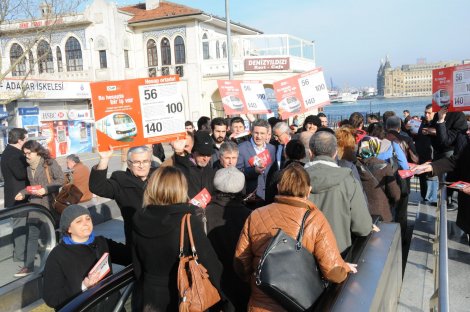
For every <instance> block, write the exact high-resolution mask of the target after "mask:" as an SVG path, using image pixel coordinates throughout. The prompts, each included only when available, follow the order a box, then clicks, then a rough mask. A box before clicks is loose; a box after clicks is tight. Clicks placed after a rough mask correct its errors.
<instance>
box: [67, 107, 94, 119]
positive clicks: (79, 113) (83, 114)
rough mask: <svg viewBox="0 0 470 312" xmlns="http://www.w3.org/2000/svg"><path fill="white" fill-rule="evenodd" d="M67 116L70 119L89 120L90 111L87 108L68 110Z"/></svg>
mask: <svg viewBox="0 0 470 312" xmlns="http://www.w3.org/2000/svg"><path fill="white" fill-rule="evenodd" d="M68 117H69V119H70V120H89V119H92V118H91V113H90V111H89V110H87V109H83V110H76V109H74V110H69V112H68Z"/></svg>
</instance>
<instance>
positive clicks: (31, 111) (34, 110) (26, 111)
mask: <svg viewBox="0 0 470 312" xmlns="http://www.w3.org/2000/svg"><path fill="white" fill-rule="evenodd" d="M18 114H19V115H39V107H19V108H18Z"/></svg>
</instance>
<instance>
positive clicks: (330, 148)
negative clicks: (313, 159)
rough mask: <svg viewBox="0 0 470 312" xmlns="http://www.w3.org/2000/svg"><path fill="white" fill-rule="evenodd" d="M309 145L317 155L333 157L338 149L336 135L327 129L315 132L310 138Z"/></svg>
mask: <svg viewBox="0 0 470 312" xmlns="http://www.w3.org/2000/svg"><path fill="white" fill-rule="evenodd" d="M309 146H310V150H311V151H312V153H313V154H314V155H315V156H330V157H333V156H334V155H335V153H336V149H337V141H336V136H335V135H334V134H331V133H329V132H327V131H320V132H315V134H314V135H313V136H312V137H311V138H310V144H309Z"/></svg>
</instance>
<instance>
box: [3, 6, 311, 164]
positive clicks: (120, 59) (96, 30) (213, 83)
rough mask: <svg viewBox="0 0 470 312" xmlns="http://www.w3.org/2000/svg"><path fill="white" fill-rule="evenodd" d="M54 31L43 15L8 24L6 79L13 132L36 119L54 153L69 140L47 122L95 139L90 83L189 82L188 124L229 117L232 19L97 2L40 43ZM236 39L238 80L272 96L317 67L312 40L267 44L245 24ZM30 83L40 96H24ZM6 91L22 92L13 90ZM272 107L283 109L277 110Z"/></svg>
mask: <svg viewBox="0 0 470 312" xmlns="http://www.w3.org/2000/svg"><path fill="white" fill-rule="evenodd" d="M43 13H44V12H43ZM50 23H51V21H50V20H48V16H47V14H46V15H44V14H43V16H42V18H40V19H37V20H35V21H11V22H10V23H8V24H4V25H0V31H1V32H2V37H0V43H1V47H0V57H1V61H2V62H1V64H3V65H2V68H1V71H2V72H4V71H5V68H8V67H9V66H12V65H15V64H16V66H14V68H13V69H12V71H11V72H10V73H9V74H8V75H7V76H6V77H5V79H4V80H3V81H2V86H0V90H1V91H2V92H0V101H4V102H5V101H6V102H8V104H7V105H6V110H7V112H8V117H6V118H5V120H7V121H8V125H9V126H21V127H23V126H27V123H28V121H27V122H26V123H24V122H23V121H24V120H26V119H27V118H26V119H24V118H23V115H20V111H23V109H25V110H26V111H28V112H29V113H30V114H31V115H28V116H33V117H28V118H29V119H28V120H31V119H32V120H33V122H34V121H36V120H37V123H36V125H39V126H37V127H36V128H34V127H33V125H31V126H30V127H29V130H30V131H31V135H32V136H36V135H43V136H47V141H48V144H49V146H50V147H51V142H52V141H54V140H55V141H56V143H57V144H56V145H58V146H59V145H60V144H59V143H60V141H61V138H63V135H62V134H57V133H56V132H57V130H53V131H52V132H53V133H52V134H51V133H50V132H48V131H47V130H46V129H47V128H48V127H49V126H48V125H47V123H48V122H51V120H50V118H49V119H47V118H46V117H45V116H54V118H59V117H58V116H61V117H60V118H64V119H63V120H58V119H55V120H54V121H53V122H55V124H53V125H52V127H55V128H57V127H59V128H61V127H65V126H67V129H68V128H69V124H68V121H69V120H70V116H72V117H74V118H78V119H76V120H77V121H79V122H83V123H84V124H85V126H84V127H85V128H87V127H88V128H89V127H91V128H92V130H91V132H92V133H93V111H92V105H93V103H91V100H90V99H91V94H90V89H89V83H90V82H94V81H106V80H126V79H133V78H145V77H153V76H161V75H172V74H178V75H180V78H181V79H180V80H181V81H182V83H183V85H184V87H183V90H184V91H183V92H184V94H183V98H184V102H185V114H186V116H185V117H186V119H187V120H193V121H195V120H197V119H198V118H199V117H200V116H211V117H215V116H222V115H223V108H222V103H221V99H220V94H219V92H218V86H217V80H218V79H228V64H227V39H226V22H225V20H224V19H223V18H221V17H217V16H214V15H212V14H209V13H205V12H203V11H201V10H199V9H195V8H190V7H187V6H183V5H179V4H177V3H173V2H169V1H162V0H160V1H159V0H146V1H145V3H140V4H136V5H129V6H125V7H118V6H117V5H116V4H115V3H113V2H111V1H107V0H95V1H94V2H93V3H91V4H90V5H89V6H88V7H87V8H86V9H85V10H84V11H83V12H82V13H79V14H73V15H63V16H60V17H58V18H57V17H56V18H55V19H54V21H53V23H54V24H55V26H56V27H54V29H53V30H51V32H50V33H48V34H47V35H44V34H45V33H46V32H45V31H43V35H38V33H39V34H40V33H41V30H43V29H46V25H48V24H50ZM231 33H232V45H231V47H232V55H233V72H234V79H240V80H243V79H246V80H262V81H263V83H264V84H265V88H266V91H267V94H268V97H269V94H272V83H273V82H274V81H277V80H280V79H283V78H286V77H289V76H292V75H293V74H296V73H300V72H304V71H307V70H310V69H313V68H315V51H314V43H313V42H312V41H309V40H304V39H300V38H295V37H293V36H289V35H264V34H262V33H261V31H259V30H256V29H253V28H251V27H249V26H246V25H242V24H237V23H231ZM21 55H25V57H24V58H22V57H21ZM18 61H19V62H18ZM15 62H16V63H15ZM24 79H26V80H25V82H26V85H27V86H28V85H30V86H31V88H29V89H28V88H27V90H24V88H25V87H24V86H23V87H21V86H20V87H18V86H19V83H22V81H23V80H24ZM7 82H8V83H10V84H9V86H10V85H16V86H17V87H18V88H15V89H12V88H11V87H10V88H8V90H7V89H6V85H7ZM15 82H16V84H15ZM36 85H37V86H38V87H37V88H35V89H33V86H36ZM39 89H40V90H39ZM21 90H24V92H23V93H21ZM272 104H273V109H274V110H275V109H276V104H277V103H275V101H273V103H272ZM35 112H37V114H36V115H35V114H33V113H35ZM54 114H55V115H54ZM34 116H36V118H37V119H35V117H34ZM78 116H82V117H83V118H82V119H80V117H78ZM85 116H86V117H85ZM60 121H63V122H62V124H61V125H59V124H58V122H60ZM29 123H32V122H31V121H29ZM46 126H47V127H46ZM80 127H82V126H80ZM55 128H54V129H55ZM44 130H46V131H44ZM54 131H55V132H54ZM54 133H56V134H55V135H54ZM82 135H85V134H84V131H83V130H82ZM66 137H68V130H67V131H66ZM81 140H82V141H85V138H84V137H82V138H81ZM66 141H67V148H64V147H61V148H56V151H57V153H56V155H57V156H60V155H65V154H68V153H70V152H77V151H76V150H73V149H71V148H70V144H71V143H70V142H69V139H67V140H66ZM93 144H94V143H93ZM65 145H66V144H65V143H62V146H65ZM87 149H88V147H87Z"/></svg>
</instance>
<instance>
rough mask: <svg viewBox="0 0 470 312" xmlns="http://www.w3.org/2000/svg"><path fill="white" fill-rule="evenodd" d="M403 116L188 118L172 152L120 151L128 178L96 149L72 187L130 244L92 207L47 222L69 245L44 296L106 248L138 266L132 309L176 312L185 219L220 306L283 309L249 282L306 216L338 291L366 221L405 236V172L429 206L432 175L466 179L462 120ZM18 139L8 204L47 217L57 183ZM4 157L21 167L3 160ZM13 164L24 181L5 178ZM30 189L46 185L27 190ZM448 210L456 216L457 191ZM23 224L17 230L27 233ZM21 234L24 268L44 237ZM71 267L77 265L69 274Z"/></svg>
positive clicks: (71, 289) (464, 217)
mask: <svg viewBox="0 0 470 312" xmlns="http://www.w3.org/2000/svg"><path fill="white" fill-rule="evenodd" d="M410 120H416V118H415V117H410V116H409V112H407V111H405V112H404V120H402V119H401V118H400V117H399V116H397V115H396V113H395V112H392V111H388V112H385V113H384V114H383V115H382V116H381V120H380V118H379V117H378V116H374V115H370V116H368V118H367V120H366V119H365V117H364V116H363V115H362V114H360V113H357V112H355V113H353V114H351V116H350V118H349V119H347V120H344V121H342V122H341V124H340V125H339V126H338V127H336V125H335V127H334V128H335V129H333V128H331V127H329V125H328V120H327V116H326V115H325V114H322V113H320V114H318V115H310V116H307V117H306V118H305V120H304V122H303V124H300V123H299V118H298V116H297V118H294V121H293V122H291V123H290V124H289V123H288V122H287V121H282V120H279V119H277V118H274V117H273V118H270V119H268V120H263V119H256V120H252V121H251V123H250V127H249V129H247V127H245V120H244V119H242V118H241V117H234V118H231V119H225V118H214V119H212V120H211V119H210V118H208V117H201V118H200V119H199V120H198V122H197V130H196V129H195V128H196V127H195V126H194V125H193V123H192V122H190V121H188V122H186V123H185V128H186V131H187V136H186V138H185V139H184V140H178V141H174V142H172V143H171V147H172V149H173V155H171V156H169V157H165V155H164V153H163V152H162V151H163V149H162V148H161V146H155V145H154V146H138V147H132V148H130V149H129V150H128V151H127V154H126V155H125V159H126V168H125V169H126V170H118V171H114V172H113V173H112V174H111V176H110V177H109V178H108V174H107V173H108V172H107V171H108V165H109V161H110V159H111V157H112V156H113V152H114V151H113V149H112V148H110V150H109V151H103V152H99V158H100V159H99V162H98V164H97V165H95V166H94V167H93V168H91V172H90V173H88V176H89V181H88V182H87V181H86V180H84V179H83V175H86V173H83V174H80V176H79V177H73V181H76V183H77V185H80V187H82V188H85V189H84V192H83V196H84V199H85V200H89V199H90V198H91V196H92V193H93V194H96V195H98V196H102V197H106V198H111V199H114V200H115V201H116V203H117V205H118V207H119V209H120V210H121V214H122V217H123V221H124V233H125V244H118V243H116V242H113V241H111V240H109V239H104V238H100V237H95V236H94V234H93V225H92V224H91V219H90V217H89V212H88V211H87V209H85V208H83V207H81V206H78V205H73V206H70V207H68V208H66V210H65V211H64V212H63V213H62V215H61V216H60V215H54V216H55V217H56V220H57V224H58V225H60V231H61V232H62V233H63V238H62V241H61V243H60V244H59V245H58V246H57V247H56V249H54V251H53V252H52V253H51V256H50V257H49V258H48V260H47V264H46V272H45V283H47V285H48V292H47V294H45V296H44V300H45V302H46V303H47V304H48V305H50V306H52V307H54V308H57V307H60V306H61V305H63V304H64V303H65V302H67V301H68V300H69V299H70V298H72V297H73V296H75V295H77V294H78V293H80V292H82V291H83V290H85V289H87V288H89V287H91V286H93V285H94V284H95V283H96V282H97V280H98V279H97V277H96V276H92V275H90V274H89V273H88V272H89V270H90V269H91V267H92V266H93V265H94V263H96V261H97V260H98V259H99V258H100V256H101V255H102V254H103V253H104V252H109V253H110V258H111V259H112V260H113V261H115V262H118V263H121V264H127V263H131V262H132V263H133V265H134V270H135V274H136V279H137V285H136V288H135V290H134V294H133V308H134V309H136V310H143V309H145V310H146V311H174V310H177V307H178V303H179V297H178V285H177V267H178V262H179V255H180V254H182V253H185V252H188V253H189V252H190V246H189V244H188V245H187V246H186V245H185V246H184V248H183V249H184V250H183V249H180V248H179V241H180V234H181V233H180V231H181V229H180V223H181V219H182V218H183V216H184V215H185V214H187V213H189V214H191V215H193V216H194V217H193V218H191V219H190V220H191V226H192V232H193V236H194V240H195V244H196V246H197V250H198V257H199V261H200V262H201V263H202V264H203V265H204V267H205V268H207V270H208V273H209V279H210V281H211V282H212V284H213V285H214V286H215V287H216V288H217V290H218V291H219V293H220V296H221V300H220V302H219V303H218V304H216V306H214V308H213V309H214V311H215V310H217V311H246V310H247V309H248V310H250V311H283V308H282V307H281V306H280V305H279V303H277V302H276V301H274V300H273V299H272V298H270V297H269V296H268V295H267V294H265V293H263V292H262V291H261V290H260V289H259V288H258V287H257V286H256V284H255V280H254V275H253V273H254V271H255V270H256V267H257V265H258V262H259V259H260V257H261V256H262V254H263V253H264V250H265V249H266V246H267V245H268V243H269V241H270V240H271V239H272V237H273V236H274V235H275V233H276V230H277V229H278V228H281V229H282V230H283V231H285V232H286V233H288V234H289V235H292V236H295V233H297V232H298V231H299V227H300V224H301V221H302V216H303V215H304V214H305V212H306V211H307V210H310V211H311V212H312V213H310V215H309V216H308V218H307V220H306V223H305V228H304V232H305V233H304V240H303V245H304V247H305V248H306V249H307V250H309V251H310V252H311V253H312V254H313V255H314V256H315V258H316V259H317V261H318V263H319V267H320V270H321V272H322V275H323V277H324V278H325V279H326V280H329V281H331V282H334V283H338V282H341V281H343V280H344V279H345V278H346V276H347V274H348V273H351V272H352V273H354V272H357V267H356V265H355V264H351V263H347V262H345V261H344V260H343V259H344V257H345V256H346V254H347V252H348V251H349V248H350V247H351V246H352V244H353V241H354V239H355V238H356V237H360V236H367V235H369V234H370V233H371V231H379V230H380V229H379V228H378V227H377V226H375V225H374V224H373V219H374V218H379V219H381V220H383V221H385V222H398V223H399V224H400V227H401V234H402V239H404V238H405V237H406V230H407V208H408V200H409V194H410V178H403V177H401V176H400V174H399V173H398V171H399V170H408V169H411V170H412V171H414V172H415V173H416V174H419V181H420V192H421V193H420V194H421V197H422V201H423V203H427V204H430V205H435V204H436V202H437V188H438V180H437V177H436V176H439V175H440V174H441V173H443V172H449V175H448V181H458V180H463V181H467V182H470V180H469V177H470V167H469V165H468V164H467V162H465V159H468V156H469V155H470V145H469V144H467V142H468V140H469V136H468V124H467V120H466V117H465V115H464V114H463V113H461V112H447V110H446V108H443V109H441V110H440V111H439V112H438V113H436V114H435V113H434V112H432V107H431V105H428V106H426V107H425V110H424V116H423V117H422V118H421V124H420V126H419V128H417V129H416V128H413V126H414V125H413V123H412V122H410ZM25 135H26V132H25V131H24V130H23V129H13V130H11V131H10V135H9V146H8V147H7V149H6V150H5V152H4V154H3V155H4V156H3V159H2V172H3V175H4V177H5V204H6V206H7V205H9V206H13V205H15V204H19V203H21V202H24V201H26V200H29V201H30V202H37V203H40V204H42V205H44V206H45V207H46V208H49V209H50V210H51V212H52V213H54V212H53V209H51V200H52V199H53V197H52V195H53V194H56V193H57V192H58V191H59V188H60V186H61V185H63V183H64V175H63V173H62V171H61V169H60V167H59V166H58V165H57V162H56V161H55V160H54V159H51V158H50V156H49V154H48V152H47V150H46V149H45V148H43V147H42V146H40V145H39V144H38V143H37V142H36V141H27V140H26V137H25ZM5 153H6V154H7V155H5ZM162 154H163V155H162ZM6 156H7V157H10V158H9V159H10V160H9V161H10V163H13V162H15V163H16V165H15V168H11V166H10V165H5V157H6ZM156 158H157V161H155V159H156ZM67 166H68V168H69V169H71V170H73V172H74V173H75V172H81V171H82V170H83V171H84V172H86V169H87V168H83V167H82V166H83V165H81V164H80V160H79V158H78V157H77V156H76V155H71V156H69V157H68V158H67ZM18 168H24V169H25V172H15V173H13V172H9V170H14V169H18ZM451 172H453V173H451ZM430 173H431V174H430ZM8 176H14V179H10V181H9V180H8V178H7V177H8ZM27 185H41V186H43V187H42V188H40V189H38V190H35V191H34V192H33V193H30V192H27V191H26V189H27V188H26V187H27ZM201 194H202V195H201ZM206 194H209V195H210V198H211V199H210V201H208V203H206V204H207V206H206V205H205V204H202V203H201V202H203V201H202V200H201V197H202V196H206ZM7 195H8V196H7ZM469 195H470V187H465V188H463V189H462V190H461V191H459V192H458V207H459V211H458V218H457V224H458V225H459V226H460V227H461V228H462V230H463V231H464V232H465V233H466V234H467V236H468V233H470V228H469V224H470V222H469V221H470V214H469V213H468V212H467V211H465V209H464V205H465V204H468V203H469V201H470V200H469V198H470V197H469ZM206 199H207V198H206ZM206 201H207V200H206ZM448 207H449V209H450V210H452V209H454V208H455V207H454V201H453V196H452V194H451V195H450V196H449V199H448ZM22 219H23V218H18V220H15V222H17V223H18V224H23V225H24V223H25V220H22ZM27 222H28V224H29V223H30V220H28V221H27ZM28 229H29V230H28V231H29V233H28V235H27V236H30V237H33V238H34V237H36V238H35V240H36V242H34V241H33V242H32V243H30V242H29V239H28V247H27V248H26V249H25V248H24V244H25V241H24V237H23V243H21V242H20V240H21V235H17V239H18V243H15V256H16V257H18V258H21V257H22V259H23V261H25V265H24V267H23V268H22V270H25V271H26V273H27V272H30V271H31V270H33V269H34V267H33V266H34V254H35V253H36V252H35V250H34V248H37V237H38V236H39V232H40V229H39V227H31V226H29V227H28ZM186 241H187V240H186ZM21 244H23V248H21ZM34 244H35V246H33V245H34ZM17 245H18V250H17V249H16V246H17ZM77 245H79V246H77ZM84 245H85V246H84ZM25 250H26V252H25ZM97 250H99V252H98V251H97ZM31 255H33V266H32V265H31V257H32V256H31ZM82 258H83V262H82V263H81V264H80V265H79V266H78V265H74V263H75V262H76V261H77V259H82ZM67 266H69V267H70V270H75V268H77V267H80V269H79V270H75V271H74V272H73V273H72V272H68V271H67ZM61 272H62V273H61ZM20 273H21V272H20ZM23 273H24V272H23ZM292 282H293V283H295V281H292ZM56 288H57V290H58V292H57V293H60V294H61V296H60V297H58V295H57V293H54V291H53V289H56ZM59 290H60V292H59Z"/></svg>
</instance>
